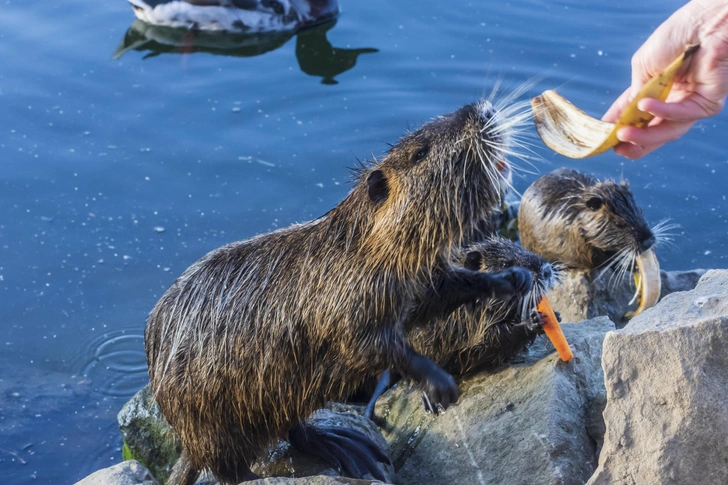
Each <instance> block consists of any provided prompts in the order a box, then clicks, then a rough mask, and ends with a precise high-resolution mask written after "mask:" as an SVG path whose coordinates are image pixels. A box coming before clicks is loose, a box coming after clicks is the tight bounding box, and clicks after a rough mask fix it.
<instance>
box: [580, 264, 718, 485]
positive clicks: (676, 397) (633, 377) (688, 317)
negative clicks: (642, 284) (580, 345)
mask: <svg viewBox="0 0 728 485" xmlns="http://www.w3.org/2000/svg"><path fill="white" fill-rule="evenodd" d="M603 367H604V374H605V382H606V390H607V405H606V409H605V411H604V420H605V425H606V434H605V439H604V447H603V449H602V452H601V455H600V456H599V468H598V470H597V471H596V473H595V474H594V476H593V477H592V478H591V480H590V481H589V485H606V484H614V483H620V484H626V485H631V484H634V485H637V484H648V483H649V484H651V483H655V484H657V483H659V484H668V483H675V484H682V483H695V484H698V483H699V484H711V485H712V484H716V485H717V484H726V483H728V446H727V444H728V271H726V270H714V271H708V272H707V273H706V274H705V275H704V276H703V277H702V278H701V279H700V282H699V283H698V285H697V287H696V288H695V289H694V290H693V291H689V292H682V293H673V294H671V295H669V296H667V297H666V298H665V299H664V300H662V301H661V302H660V303H659V304H657V305H656V306H655V307H653V308H650V309H648V310H646V311H645V312H644V313H642V314H641V315H638V316H637V317H635V318H634V319H633V320H632V321H631V322H630V323H629V324H628V325H627V326H626V327H625V328H624V329H622V330H620V331H618V332H610V333H609V334H607V336H606V338H605V340H604V354H603Z"/></svg>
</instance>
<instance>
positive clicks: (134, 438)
mask: <svg viewBox="0 0 728 485" xmlns="http://www.w3.org/2000/svg"><path fill="white" fill-rule="evenodd" d="M360 411H361V410H360V409H359V408H358V407H356V406H348V405H343V404H337V403H331V404H329V407H328V408H327V409H322V410H319V411H317V412H316V413H314V415H313V416H312V417H311V419H310V422H311V424H313V425H314V426H317V427H322V428H326V427H331V426H343V427H347V428H350V429H355V430H357V431H360V432H362V433H363V434H364V435H366V436H367V437H368V438H369V439H371V440H372V441H374V442H375V443H376V444H378V445H379V448H380V449H381V450H382V451H383V452H384V454H385V455H386V454H388V452H389V449H388V445H387V443H386V441H385V440H384V438H383V437H382V435H381V433H380V432H379V430H378V429H377V427H376V425H374V423H372V422H371V421H370V420H369V419H367V418H365V417H364V416H362V415H361V413H360ZM118 422H119V428H120V430H121V434H122V437H123V439H124V459H135V460H139V461H140V462H142V463H143V464H144V465H145V466H147V467H148V468H149V470H151V471H152V473H153V474H154V476H155V477H157V479H158V480H159V481H160V482H161V483H166V481H167V479H168V478H169V473H170V471H171V469H172V467H173V466H174V464H175V462H176V461H177V459H178V458H179V455H180V453H181V451H182V444H181V443H180V441H179V439H178V438H177V437H176V436H175V434H174V431H173V430H172V427H171V426H170V425H169V423H167V421H166V420H165V419H164V416H162V412H161V410H160V409H159V406H158V405H157V403H156V401H154V396H153V393H152V391H151V389H150V387H149V386H146V387H144V388H143V389H141V390H140V391H139V392H137V393H136V394H135V395H134V396H133V397H132V399H131V400H129V402H127V403H126V404H125V405H124V407H123V408H122V410H121V411H120V412H119V415H118ZM380 466H381V470H382V472H383V474H384V476H385V478H387V479H389V478H390V477H391V476H392V474H393V472H394V468H393V467H392V465H385V464H382V463H380ZM251 469H252V471H253V472H254V473H256V474H257V475H259V476H261V477H294V476H295V477H307V476H317V475H326V476H332V477H335V476H337V475H339V474H340V471H338V470H336V469H334V468H332V467H331V466H330V465H329V464H328V463H327V462H325V461H324V460H322V459H320V458H318V457H315V456H312V455H308V454H305V453H301V452H300V451H298V450H296V449H294V448H293V447H291V446H290V445H289V444H288V443H287V442H285V441H281V442H279V443H277V444H276V445H274V446H271V447H270V448H269V449H268V453H267V455H266V456H264V457H261V459H260V460H259V461H257V462H256V463H255V464H254V465H253V466H252V467H251ZM198 483H205V484H209V485H213V484H215V483H217V481H216V480H215V479H214V478H212V477H211V476H202V477H201V478H200V480H199V482H198Z"/></svg>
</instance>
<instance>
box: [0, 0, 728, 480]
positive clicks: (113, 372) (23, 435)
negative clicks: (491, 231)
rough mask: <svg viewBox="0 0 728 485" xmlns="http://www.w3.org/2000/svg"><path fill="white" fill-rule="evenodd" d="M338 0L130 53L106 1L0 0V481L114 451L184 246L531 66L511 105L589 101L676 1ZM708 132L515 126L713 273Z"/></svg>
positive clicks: (716, 225) (339, 177)
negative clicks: (666, 231) (233, 35)
mask: <svg viewBox="0 0 728 485" xmlns="http://www.w3.org/2000/svg"><path fill="white" fill-rule="evenodd" d="M341 1H342V7H343V10H344V13H343V14H342V15H341V16H340V18H339V19H338V22H337V23H336V25H335V26H333V27H332V28H331V29H330V30H328V31H326V29H327V28H328V27H330V26H328V27H324V28H322V29H320V30H318V31H315V32H313V33H308V34H306V35H305V36H303V35H302V36H301V37H293V38H287V37H276V38H272V39H270V38H269V39H264V40H265V42H262V41H259V42H257V43H253V44H252V45H251V43H250V42H248V43H244V42H242V41H240V39H233V40H231V41H230V42H229V44H234V45H235V47H234V48H231V45H227V46H221V45H220V42H219V41H218V43H217V44H214V43H213V45H207V44H209V42H207V40H206V39H195V38H194V36H181V40H180V39H178V40H179V42H182V43H183V45H182V46H178V47H175V46H166V47H165V45H164V44H163V43H160V42H156V43H155V42H152V41H148V42H146V43H144V41H143V40H142V39H144V38H145V37H144V35H147V34H144V33H139V32H130V33H129V34H128V35H127V29H129V27H130V26H131V25H132V22H133V19H134V18H133V14H132V12H131V9H130V8H129V6H128V5H127V4H126V3H125V2H124V1H122V0H114V1H106V2H103V3H102V4H99V3H98V2H91V1H88V0H66V1H65V2H27V1H19V0H12V1H5V2H3V4H2V5H1V8H2V10H0V109H1V110H2V113H3V114H2V116H0V160H1V162H0V163H1V165H0V167H2V168H1V169H0V328H1V329H2V330H1V333H0V348H1V349H2V350H1V351H0V482H2V483H12V484H25V483H53V484H60V483H73V482H74V481H76V480H78V479H80V478H82V477H83V476H85V475H87V474H88V473H90V472H92V471H94V470H96V469H98V468H101V467H104V466H108V465H111V464H114V463H116V462H118V461H119V460H120V455H121V451H120V447H121V440H120V437H119V435H118V431H117V428H116V419H115V418H116V413H117V412H118V410H119V409H120V408H121V406H122V405H123V403H124V402H125V401H126V400H127V399H128V398H129V397H130V396H131V395H132V394H133V393H134V392H135V391H136V390H138V389H139V388H141V387H142V386H143V385H144V384H145V383H146V381H147V376H146V365H145V359H144V350H143V339H142V333H143V328H144V323H145V318H146V315H147V314H148V312H149V310H150V309H151V308H152V306H153V305H154V303H155V302H156V300H157V299H158V298H159V296H160V295H161V294H162V292H163V291H164V290H165V289H166V288H167V287H168V286H169V284H170V283H171V282H172V281H173V280H174V278H175V277H176V276H177V275H179V274H180V273H181V272H182V271H183V270H184V269H185V268H186V267H187V266H188V265H189V264H191V263H192V262H193V261H195V260H196V259H198V258H199V257H200V256H202V255H203V254H204V253H206V252H207V251H209V250H211V249H213V248H215V247H217V246H220V245H222V244H224V243H226V242H229V241H233V240H238V239H243V238H247V237H250V236H252V235H255V234H258V233H260V232H264V231H269V230H272V229H275V228H277V227H282V226H286V225H288V224H291V223H293V222H299V221H305V220H308V219H311V218H312V217H315V216H318V215H320V214H322V213H324V212H326V211H327V210H328V209H329V208H331V207H332V206H333V205H334V204H336V203H337V202H338V201H339V200H340V199H341V198H343V196H344V195H345V194H346V192H347V190H348V187H349V186H348V185H347V181H348V178H349V172H348V170H347V167H350V166H353V165H355V163H356V160H357V158H369V157H371V155H372V154H373V155H379V154H381V153H382V152H383V151H384V150H385V149H386V142H394V141H396V140H397V137H398V136H399V135H400V134H402V133H403V132H404V131H405V130H406V129H407V128H408V127H416V126H418V125H419V124H421V123H422V122H424V121H426V120H428V119H430V118H432V117H434V116H436V115H439V114H443V113H446V112H449V111H451V110H453V109H455V108H456V107H457V106H459V105H461V104H464V103H466V102H470V101H472V100H474V99H476V98H477V97H479V96H482V95H483V94H489V93H490V92H491V90H492V88H493V85H494V84H495V83H496V82H497V81H498V80H499V79H500V80H501V81H502V82H501V87H502V89H503V90H505V91H506V92H507V91H509V90H512V89H515V88H516V87H518V86H519V85H521V84H523V83H525V82H528V81H530V80H533V79H534V78H540V79H541V80H540V81H538V82H537V83H536V84H535V85H534V86H533V87H532V88H531V89H529V91H528V92H527V93H526V94H525V95H524V96H523V98H524V99H526V98H527V97H530V96H533V95H535V94H538V93H539V92H540V91H542V90H544V89H548V88H553V87H558V88H559V91H560V92H561V93H562V94H564V95H565V96H566V97H567V98H568V99H570V100H572V101H573V102H574V104H576V105H577V106H579V107H581V108H582V109H584V110H585V111H587V112H589V113H591V114H593V115H600V114H601V113H602V112H604V111H605V110H606V108H607V107H608V106H609V104H611V102H612V100H613V99H614V98H615V97H616V96H617V95H618V94H619V93H620V92H621V91H622V90H623V89H624V88H625V87H626V86H627V84H628V82H629V76H630V73H629V60H630V57H631V55H632V53H633V52H634V51H635V50H636V48H637V47H639V45H640V44H641V43H642V42H643V41H644V40H645V39H646V37H647V35H648V34H649V33H650V32H651V31H652V29H654V28H655V27H656V26H657V25H659V23H660V22H661V21H662V20H664V19H665V18H667V16H668V15H669V14H670V13H671V12H672V11H673V10H675V9H676V8H677V7H678V6H679V5H680V4H681V3H682V2H677V1H664V0H661V1H657V0H651V1H644V2H627V1H622V0H610V1H593V2H583V1H575V0H568V1H558V2H556V1H555V2H546V1H522V2H510V3H501V2H475V1H471V2H465V1H460V2H435V1H419V2H391V1H384V0H371V1H368V2H355V1H353V0H350V1H346V0H341ZM148 35H150V36H155V35H156V36H157V39H158V40H160V39H163V38H164V36H163V35H162V34H159V33H154V32H151V33H149V34H148ZM159 36H162V37H159ZM125 37H126V38H127V40H130V41H134V42H137V43H136V44H134V45H132V46H130V48H129V49H128V50H127V51H123V49H122V50H121V51H120V50H118V49H117V48H119V46H120V44H121V47H122V48H123V47H124V46H123V41H124V39H125ZM167 37H169V35H167ZM205 42H207V44H205ZM236 42H237V44H236ZM261 42H262V43H261ZM200 44H203V45H200ZM128 47H129V46H128ZM115 53H116V56H117V57H118V56H119V55H120V57H118V58H114V56H115ZM297 54H298V55H297ZM354 61H355V65H354ZM727 129H728V113H723V114H721V115H719V116H717V117H715V118H713V119H709V120H706V121H703V122H701V123H699V124H698V125H697V126H696V127H695V128H694V129H693V130H692V131H691V132H690V133H689V134H688V135H686V136H685V137H683V138H682V139H681V140H679V141H678V142H675V143H672V144H671V145H670V146H669V147H667V148H663V149H662V150H659V151H657V152H655V153H653V154H651V155H649V156H647V157H645V158H643V159H641V160H639V161H635V162H632V161H628V160H626V159H623V158H620V157H618V156H616V155H614V154H612V153H609V154H605V155H602V156H599V157H596V158H593V159H588V160H586V161H573V160H569V159H565V158H563V157H560V156H558V155H555V154H553V153H552V152H550V151H549V150H548V149H546V148H545V147H543V145H542V144H541V143H540V141H539V140H537V139H536V138H534V142H535V149H534V150H535V152H536V154H537V155H538V156H540V157H542V160H541V161H536V162H535V165H536V168H537V169H539V170H540V171H541V172H547V171H550V170H552V169H554V168H557V167H560V166H571V167H575V168H580V169H583V170H587V171H590V172H592V173H595V174H597V175H598V176H601V177H615V178H621V177H624V178H627V179H629V180H630V181H631V184H632V187H633V190H634V193H635V197H636V199H637V201H638V202H639V203H641V204H642V205H643V207H644V209H645V214H646V217H647V219H648V220H649V221H650V222H651V223H653V224H654V223H657V222H659V221H660V220H662V219H665V218H671V219H673V221H674V222H677V223H679V224H680V225H681V226H682V227H681V229H680V230H679V231H678V232H680V233H681V235H680V236H679V237H677V238H676V240H675V244H676V247H675V248H674V249H670V248H665V249H663V250H661V251H660V252H659V259H660V262H661V265H662V267H663V268H664V269H668V270H678V269H690V268H695V267H705V268H708V267H726V266H728V264H727V263H728V261H726V254H728V251H727V249H728V223H727V218H726V207H727V202H726V195H727V194H728V190H726V188H725V183H721V182H720V181H725V180H727V178H726V177H727V174H728V154H727V153H726V141H725V140H726V138H725V133H726V130H727ZM532 131H533V132H534V136H535V130H532ZM535 178H536V175H529V174H526V175H524V176H523V178H519V179H516V187H517V188H518V189H519V190H521V191H522V190H523V189H525V187H527V186H528V184H529V183H531V182H532V181H533V180H534V179H535Z"/></svg>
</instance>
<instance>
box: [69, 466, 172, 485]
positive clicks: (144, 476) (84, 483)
mask: <svg viewBox="0 0 728 485" xmlns="http://www.w3.org/2000/svg"><path fill="white" fill-rule="evenodd" d="M76 485H158V484H157V481H156V480H155V479H154V477H153V476H152V474H151V473H149V470H147V469H146V468H144V466H143V465H142V464H141V463H139V462H138V461H136V460H129V461H124V462H121V463H119V464H117V465H114V466H111V467H109V468H104V469H102V470H98V471H96V472H94V473H92V474H91V475H89V476H87V477H86V478H84V479H83V480H81V481H80V482H76Z"/></svg>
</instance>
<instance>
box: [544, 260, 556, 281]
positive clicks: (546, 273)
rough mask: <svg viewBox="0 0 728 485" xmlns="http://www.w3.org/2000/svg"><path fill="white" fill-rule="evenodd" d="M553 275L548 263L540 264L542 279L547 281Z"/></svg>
mask: <svg viewBox="0 0 728 485" xmlns="http://www.w3.org/2000/svg"><path fill="white" fill-rule="evenodd" d="M553 275H554V272H553V270H552V269H551V265H550V264H549V263H546V264H544V265H543V266H541V279H543V280H544V281H548V280H550V279H551V277H552V276H553Z"/></svg>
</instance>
